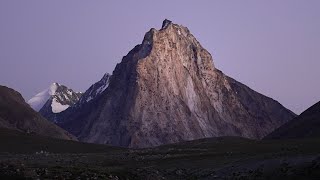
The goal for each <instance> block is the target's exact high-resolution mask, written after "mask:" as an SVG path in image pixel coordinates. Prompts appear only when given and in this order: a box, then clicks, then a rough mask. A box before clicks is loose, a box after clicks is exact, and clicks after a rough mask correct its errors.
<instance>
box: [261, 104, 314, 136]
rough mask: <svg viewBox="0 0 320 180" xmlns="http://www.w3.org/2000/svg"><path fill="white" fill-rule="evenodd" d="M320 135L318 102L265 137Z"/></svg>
mask: <svg viewBox="0 0 320 180" xmlns="http://www.w3.org/2000/svg"><path fill="white" fill-rule="evenodd" d="M316 137H320V102H318V103H316V104H314V105H313V106H311V107H310V108H308V109H307V110H305V111H304V112H303V113H301V114H300V115H299V116H297V117H296V118H294V119H293V120H291V121H289V122H287V123H285V124H283V125H282V126H280V127H279V128H277V129H276V130H275V131H273V132H272V133H270V134H269V135H268V136H266V137H265V139H288V138H316Z"/></svg>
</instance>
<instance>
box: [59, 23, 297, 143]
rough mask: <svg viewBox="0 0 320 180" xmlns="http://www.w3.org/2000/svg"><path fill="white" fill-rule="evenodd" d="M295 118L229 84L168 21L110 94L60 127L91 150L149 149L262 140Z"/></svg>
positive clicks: (125, 65) (126, 65) (121, 68)
mask: <svg viewBox="0 0 320 180" xmlns="http://www.w3.org/2000/svg"><path fill="white" fill-rule="evenodd" d="M293 117H295V114H294V113H292V112H291V111H289V110H288V109H286V108H284V107H283V106H282V105H281V104H279V103H278V102H276V101H274V100H272V99H270V98H268V97H266V96H264V95H261V94H259V93H257V92H255V91H253V90H251V89H250V88H248V87H247V86H245V85H243V84H241V83H239V82H237V81H235V80H233V79H231V78H229V77H227V76H226V75H224V74H223V73H222V72H221V71H220V70H218V69H217V68H216V67H215V66H214V64H213V60H212V57H211V55H210V53H209V52H208V51H207V50H205V49H204V48H203V47H202V46H201V45H200V43H199V42H198V41H197V40H196V38H195V37H194V36H193V35H192V34H191V33H190V32H189V30H188V29H187V28H186V27H183V26H180V25H177V24H173V23H171V21H169V20H165V21H164V23H163V26H162V28H161V29H160V30H156V29H151V30H150V31H149V32H147V33H146V35H145V37H144V40H143V42H142V44H140V45H137V46H136V47H134V48H133V49H132V50H131V51H130V52H129V53H128V55H126V56H125V57H124V58H123V59H122V61H121V63H119V64H118V65H117V66H116V68H115V70H114V71H113V75H112V76H111V78H110V83H109V86H108V88H107V89H106V90H105V91H104V92H103V93H102V94H101V96H99V98H95V99H93V100H92V101H91V102H90V105H87V106H83V107H82V108H79V109H77V110H74V111H73V112H72V113H69V114H68V116H66V117H65V123H64V124H62V125H61V126H62V127H64V128H65V129H67V130H68V131H69V132H71V133H73V134H74V135H76V136H77V137H78V138H79V139H80V140H82V141H85V142H93V143H102V144H111V145H116V146H125V147H149V146H157V145H161V144H167V143H175V142H180V141H185V140H193V139H199V138H206V137H215V136H242V137H247V138H253V139H260V138H262V137H263V136H265V135H267V134H268V133H269V132H271V131H273V130H274V129H275V128H277V127H279V126H280V125H282V124H283V123H285V122H287V121H289V120H291V119H292V118H293Z"/></svg>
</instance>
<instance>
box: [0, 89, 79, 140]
mask: <svg viewBox="0 0 320 180" xmlns="http://www.w3.org/2000/svg"><path fill="white" fill-rule="evenodd" d="M0 128H6V129H13V130H18V131H21V132H25V133H34V134H39V135H42V136H49V137H54V138H59V139H67V140H76V138H75V137H74V136H72V135H71V134H70V133H68V132H66V131H65V130H63V129H61V128H60V127H58V126H56V125H55V124H53V123H51V122H49V121H48V120H46V119H45V118H43V117H42V116H41V115H40V114H39V113H37V112H36V111H34V110H33V109H32V108H30V106H29V105H28V104H27V103H26V102H25V101H24V99H23V98H22V96H21V94H20V93H18V92H17V91H14V90H13V89H10V88H7V87H5V86H0Z"/></svg>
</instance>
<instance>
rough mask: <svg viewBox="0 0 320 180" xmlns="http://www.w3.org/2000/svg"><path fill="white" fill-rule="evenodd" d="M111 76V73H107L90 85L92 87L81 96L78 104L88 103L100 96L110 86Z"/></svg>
mask: <svg viewBox="0 0 320 180" xmlns="http://www.w3.org/2000/svg"><path fill="white" fill-rule="evenodd" d="M110 77H111V75H110V74H108V73H106V74H105V75H104V76H103V77H102V79H101V80H100V81H98V82H96V83H95V84H93V85H92V86H90V88H89V89H88V90H87V91H86V92H85V93H84V94H83V95H82V97H81V98H80V100H79V103H77V104H76V105H77V106H82V105H83V104H86V103H88V102H90V101H91V100H93V99H95V98H97V97H98V96H100V95H101V94H102V93H103V92H104V91H105V90H106V89H107V87H108V86H109V80H110Z"/></svg>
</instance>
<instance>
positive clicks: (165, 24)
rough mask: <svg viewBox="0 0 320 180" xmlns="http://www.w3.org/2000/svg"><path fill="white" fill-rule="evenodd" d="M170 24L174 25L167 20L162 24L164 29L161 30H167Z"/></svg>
mask: <svg viewBox="0 0 320 180" xmlns="http://www.w3.org/2000/svg"><path fill="white" fill-rule="evenodd" d="M169 24H172V21H170V20H168V19H165V20H164V21H163V22H162V27H161V29H165V28H167V27H168V26H169Z"/></svg>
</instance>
